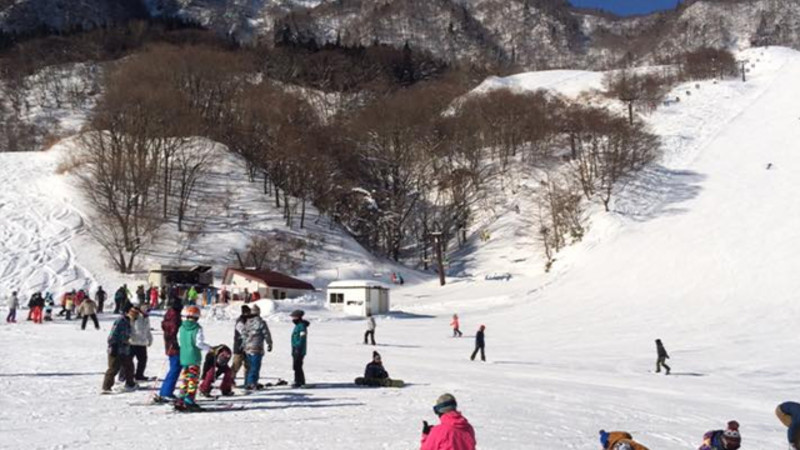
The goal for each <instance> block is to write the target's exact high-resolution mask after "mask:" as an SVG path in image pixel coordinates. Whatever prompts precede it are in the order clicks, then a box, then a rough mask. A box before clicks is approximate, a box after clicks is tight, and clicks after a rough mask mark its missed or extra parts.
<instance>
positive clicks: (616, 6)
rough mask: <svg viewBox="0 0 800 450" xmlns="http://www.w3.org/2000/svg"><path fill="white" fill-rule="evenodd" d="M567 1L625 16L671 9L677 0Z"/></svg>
mask: <svg viewBox="0 0 800 450" xmlns="http://www.w3.org/2000/svg"><path fill="white" fill-rule="evenodd" d="M569 2H570V3H572V4H573V5H575V6H579V7H582V8H602V9H605V10H606V11H611V12H613V13H616V14H619V15H621V16H627V15H631V14H644V13H649V12H653V11H658V10H662V9H672V8H674V7H675V5H676V4H677V3H678V0H569Z"/></svg>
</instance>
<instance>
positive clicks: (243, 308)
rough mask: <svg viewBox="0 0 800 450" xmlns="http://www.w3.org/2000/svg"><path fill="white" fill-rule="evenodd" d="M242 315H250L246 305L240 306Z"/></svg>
mask: <svg viewBox="0 0 800 450" xmlns="http://www.w3.org/2000/svg"><path fill="white" fill-rule="evenodd" d="M242 314H250V307H249V306H247V305H242Z"/></svg>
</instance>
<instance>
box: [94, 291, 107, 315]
mask: <svg viewBox="0 0 800 450" xmlns="http://www.w3.org/2000/svg"><path fill="white" fill-rule="evenodd" d="M94 299H95V300H96V301H97V312H99V313H102V312H103V304H104V303H105V302H106V291H104V290H103V286H98V287H97V292H95V294H94Z"/></svg>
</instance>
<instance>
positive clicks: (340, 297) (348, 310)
mask: <svg viewBox="0 0 800 450" xmlns="http://www.w3.org/2000/svg"><path fill="white" fill-rule="evenodd" d="M327 297H328V309H332V310H337V311H343V312H344V313H345V314H347V315H351V316H362V317H366V316H367V315H368V314H386V313H388V312H389V308H390V305H389V288H388V287H387V286H385V285H384V284H382V283H380V282H378V281H371V280H342V281H334V282H332V283H331V284H329V285H328V295H327Z"/></svg>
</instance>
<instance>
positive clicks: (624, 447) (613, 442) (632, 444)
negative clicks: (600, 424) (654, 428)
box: [600, 430, 648, 450]
mask: <svg viewBox="0 0 800 450" xmlns="http://www.w3.org/2000/svg"><path fill="white" fill-rule="evenodd" d="M600 445H602V446H603V450H648V448H647V447H645V446H644V445H642V444H640V443H638V442H636V441H634V440H633V436H631V435H630V433H627V432H625V431H611V432H607V431H605V430H600Z"/></svg>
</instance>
